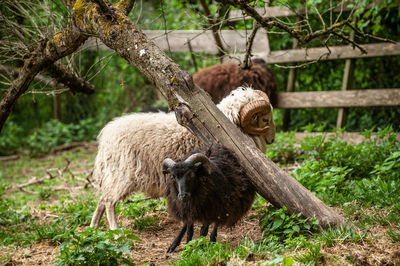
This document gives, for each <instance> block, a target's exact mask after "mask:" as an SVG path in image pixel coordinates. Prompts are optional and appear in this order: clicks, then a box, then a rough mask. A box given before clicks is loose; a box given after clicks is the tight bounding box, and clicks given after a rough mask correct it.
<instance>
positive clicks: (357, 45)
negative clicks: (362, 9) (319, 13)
mask: <svg viewBox="0 0 400 266" xmlns="http://www.w3.org/2000/svg"><path fill="white" fill-rule="evenodd" d="M332 34H333V35H335V36H337V37H339V38H340V39H342V40H344V41H346V42H349V43H351V44H352V45H354V46H355V47H357V48H358V49H360V51H361V53H362V54H367V50H365V49H364V48H362V47H361V46H360V45H359V44H357V43H356V42H355V41H352V40H350V38H347V37H345V36H343V35H342V34H340V33H337V32H332Z"/></svg>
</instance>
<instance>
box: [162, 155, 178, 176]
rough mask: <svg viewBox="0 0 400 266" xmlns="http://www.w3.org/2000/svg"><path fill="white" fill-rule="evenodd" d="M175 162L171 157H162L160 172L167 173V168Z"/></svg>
mask: <svg viewBox="0 0 400 266" xmlns="http://www.w3.org/2000/svg"><path fill="white" fill-rule="evenodd" d="M175 164H176V163H175V162H174V160H172V159H171V158H166V159H164V161H163V162H162V172H163V174H166V173H168V168H171V167H173V166H174V165H175Z"/></svg>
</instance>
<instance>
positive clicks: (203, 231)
mask: <svg viewBox="0 0 400 266" xmlns="http://www.w3.org/2000/svg"><path fill="white" fill-rule="evenodd" d="M207 234H208V225H205V224H203V225H202V227H201V228H200V236H207Z"/></svg>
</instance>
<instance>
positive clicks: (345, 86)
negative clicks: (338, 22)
mask: <svg viewBox="0 0 400 266" xmlns="http://www.w3.org/2000/svg"><path fill="white" fill-rule="evenodd" d="M350 40H352V41H354V30H352V31H351V32H350ZM353 49H355V47H353ZM354 65H355V59H346V63H345V66H344V75H343V82H342V91H346V90H351V89H352V87H353V85H354ZM347 113H348V108H339V110H338V116H337V120H336V127H337V128H343V127H344V126H346V123H347Z"/></svg>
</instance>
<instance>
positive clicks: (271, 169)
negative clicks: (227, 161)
mask: <svg viewBox="0 0 400 266" xmlns="http://www.w3.org/2000/svg"><path fill="white" fill-rule="evenodd" d="M78 3H79V6H77V4H75V8H74V17H75V20H76V22H77V25H78V26H79V27H80V28H81V30H83V31H85V32H87V33H89V34H94V35H96V36H97V37H98V38H100V39H101V41H102V42H103V43H104V44H106V45H107V46H108V47H110V48H111V49H113V50H115V51H116V52H117V53H118V54H119V55H120V56H122V57H123V58H125V59H126V60H127V61H128V62H129V63H130V64H132V65H134V66H136V67H137V68H138V69H139V70H140V71H141V72H142V73H143V74H144V75H146V77H147V78H148V79H149V80H150V81H152V82H153V83H155V85H156V86H157V87H158V88H159V89H160V90H161V91H162V93H163V94H164V95H166V96H167V97H166V98H167V99H168V102H169V104H170V106H171V107H173V108H174V110H175V112H176V113H177V116H178V117H181V118H185V119H181V122H182V123H183V125H184V126H185V127H187V128H189V129H190V130H191V131H192V132H193V133H194V134H195V135H196V136H198V137H199V138H200V139H201V140H203V141H204V142H205V143H206V144H209V143H212V142H218V143H220V144H222V145H224V146H226V147H228V148H230V149H232V150H233V151H234V152H235V154H236V155H237V156H238V158H239V160H240V161H241V164H242V166H243V168H244V169H245V170H246V172H247V173H248V175H249V176H250V177H251V180H252V182H253V184H254V185H255V187H256V189H257V190H258V192H259V193H260V194H261V195H262V196H263V197H265V198H266V199H267V200H269V201H270V202H271V203H273V204H274V205H275V206H286V207H287V208H288V210H289V211H290V212H292V213H302V214H303V215H304V216H305V217H315V218H317V219H318V220H319V222H320V224H321V226H323V227H328V226H335V225H339V224H343V223H344V218H343V217H342V216H340V215H339V214H337V213H336V212H335V211H334V210H333V209H331V208H330V207H328V206H326V205H325V204H324V203H323V202H322V201H320V200H319V199H318V198H316V197H315V196H314V195H313V194H312V193H311V192H310V191H308V190H307V189H305V188H304V187H303V186H302V185H301V184H299V183H298V182H297V181H296V180H295V179H294V178H293V177H291V176H290V175H289V174H288V173H286V172H284V171H283V170H282V169H280V168H279V167H278V166H277V165H275V164H274V163H273V162H272V161H271V160H269V159H268V158H267V157H266V156H265V155H264V154H263V153H261V152H260V151H259V150H258V149H257V148H256V146H255V145H254V143H253V142H252V140H251V139H250V138H249V137H247V136H244V134H243V133H242V132H240V130H239V129H238V128H237V127H236V126H235V125H233V124H232V123H230V122H229V120H228V119H227V118H226V117H225V116H224V115H223V114H222V113H221V112H220V111H219V110H218V109H217V107H216V106H215V105H214V104H213V103H212V101H211V99H210V98H209V96H208V95H206V93H205V92H204V91H202V90H201V89H200V88H198V87H197V86H195V85H194V83H193V81H192V77H191V76H190V75H189V74H188V73H186V72H183V71H182V70H181V69H180V67H179V66H178V65H177V64H176V63H175V62H173V61H172V60H171V59H170V58H169V57H167V56H166V54H165V53H164V52H163V51H162V50H161V49H160V48H158V47H157V46H156V45H155V44H154V43H153V42H152V41H149V40H148V38H147V37H146V35H145V34H144V33H143V32H142V31H140V29H138V28H137V27H136V25H134V24H133V23H132V22H131V21H130V20H129V19H127V18H126V16H125V15H124V14H123V13H122V12H120V11H118V10H109V11H108V12H107V13H110V12H111V13H113V16H112V17H116V18H117V19H114V20H112V19H111V16H107V15H106V14H103V13H101V11H100V9H98V8H96V4H95V3H93V2H89V1H85V0H82V1H78ZM178 106H185V107H184V108H181V109H180V110H182V109H183V110H184V111H185V112H184V113H183V114H180V115H179V112H180V111H179V108H177V107H178ZM159 167H161V166H159Z"/></svg>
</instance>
